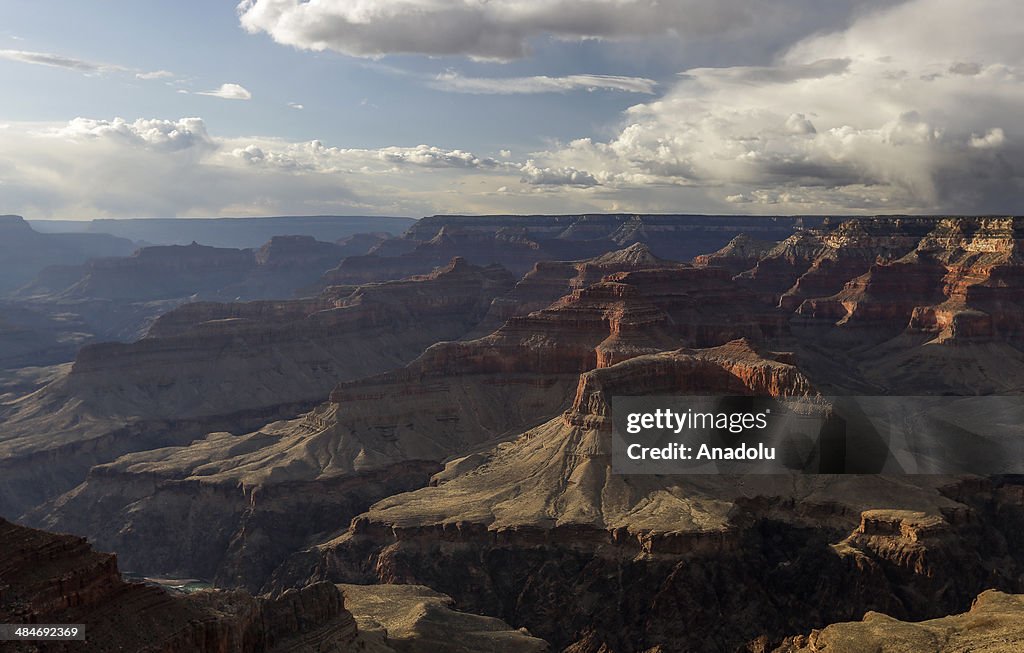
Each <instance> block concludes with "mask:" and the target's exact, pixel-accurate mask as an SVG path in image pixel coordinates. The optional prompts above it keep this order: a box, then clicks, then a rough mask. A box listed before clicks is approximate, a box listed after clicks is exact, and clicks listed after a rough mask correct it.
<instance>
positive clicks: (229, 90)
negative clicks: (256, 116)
mask: <svg viewBox="0 0 1024 653" xmlns="http://www.w3.org/2000/svg"><path fill="white" fill-rule="evenodd" d="M196 95H209V96H210V97H219V98H221V99H224V100H251V99H252V93H250V92H249V91H248V89H246V88H245V87H244V86H242V85H240V84H230V83H227V84H221V85H220V88H217V89H214V90H212V91H196Z"/></svg>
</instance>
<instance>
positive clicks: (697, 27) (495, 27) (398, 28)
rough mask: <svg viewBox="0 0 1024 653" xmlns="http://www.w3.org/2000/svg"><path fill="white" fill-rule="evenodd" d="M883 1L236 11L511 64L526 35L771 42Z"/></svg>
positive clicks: (420, 0)
mask: <svg viewBox="0 0 1024 653" xmlns="http://www.w3.org/2000/svg"><path fill="white" fill-rule="evenodd" d="M877 1H881V0H876V1H875V2H870V1H869V2H865V1H863V0H837V1H836V2H830V3H828V6H823V5H822V3H820V2H815V1H813V0H791V1H790V2H788V3H764V2H759V1H757V0H719V1H718V2H713V3H712V2H706V1H705V0H672V1H671V2H665V1H662V0H317V1H315V2H308V1H304V0H243V1H242V2H241V3H239V4H238V7H237V9H238V14H239V20H240V23H241V25H242V27H243V28H244V29H245V30H247V31H248V32H250V33H258V32H265V33H267V34H269V35H270V36H271V37H272V38H273V39H274V40H275V41H277V42H278V43H281V44H284V45H290V46H294V47H297V48H302V49H306V50H315V51H323V50H335V51H337V52H341V53H344V54H347V55H352V56H358V57H378V56H382V55H387V54H396V53H407V54H425V55H432V56H440V55H465V56H469V57H472V58H476V59H491V60H504V61H507V60H511V59H517V58H520V57H523V56H526V55H527V54H528V53H529V45H530V42H531V41H532V40H534V39H537V38H540V37H544V36H549V37H553V38H557V39H567V40H576V39H591V38H596V39H607V40H625V39H648V38H657V37H664V38H671V39H686V40H708V41H712V42H714V41H717V40H719V39H721V38H722V37H729V38H733V39H735V40H736V41H737V42H740V43H742V42H743V41H745V40H749V39H751V38H756V39H758V40H761V41H769V40H773V39H775V38H778V37H779V36H780V35H790V34H792V33H793V32H794V30H808V28H809V31H813V30H814V29H820V28H822V27H824V26H825V25H829V24H833V21H835V20H842V19H843V18H845V16H847V15H848V14H849V12H850V11H851V10H852V8H853V7H857V6H860V5H872V4H877ZM803 33H807V31H804V32H803Z"/></svg>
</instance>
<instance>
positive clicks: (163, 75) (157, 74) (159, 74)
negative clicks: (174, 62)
mask: <svg viewBox="0 0 1024 653" xmlns="http://www.w3.org/2000/svg"><path fill="white" fill-rule="evenodd" d="M135 76H136V77H137V78H139V79H167V78H169V77H174V73H172V72H171V71H169V70H154V71H152V72H148V73H136V74H135Z"/></svg>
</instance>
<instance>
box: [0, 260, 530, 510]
mask: <svg viewBox="0 0 1024 653" xmlns="http://www.w3.org/2000/svg"><path fill="white" fill-rule="evenodd" d="M511 286H512V278H511V277H510V276H509V275H508V273H507V272H505V271H504V270H501V269H497V268H486V269H484V268H477V267H473V266H470V265H468V264H466V263H464V262H462V261H461V260H455V261H453V262H452V263H451V264H450V265H449V266H448V267H446V268H444V269H440V270H438V271H437V272H435V273H432V274H430V275H426V276H423V277H414V278H411V279H409V280H406V281H397V282H388V283H383V284H370V285H367V286H362V287H359V288H356V289H354V290H353V289H345V290H344V291H342V292H338V290H339V289H335V291H333V292H328V293H325V294H324V295H322V296H321V297H319V298H317V299H311V300H294V301H291V302H280V303H270V304H268V303H256V304H226V305H218V304H195V305H189V306H186V307H183V308H182V309H181V310H182V311H183V315H184V316H181V315H175V313H171V314H170V315H168V316H167V317H166V320H167V321H168V322H169V323H171V324H174V325H175V326H173V327H164V326H155V327H154V334H155V335H154V336H153V337H147V338H143V339H142V340H139V341H137V342H135V343H130V344H118V343H108V344H102V345H93V346H89V347H86V348H84V349H82V351H81V352H80V353H79V355H78V358H77V359H76V361H75V364H74V366H73V367H72V369H71V371H70V373H69V374H68V375H67V376H66V377H62V378H60V379H58V380H57V381H54V382H53V383H51V384H49V385H48V386H46V387H45V388H43V389H41V390H39V391H38V392H36V393H34V394H32V395H30V396H28V397H25V398H24V399H23V400H21V401H18V402H14V403H12V404H10V405H8V406H4V407H0V416H2V418H3V425H2V427H0V470H2V481H0V513H3V514H6V515H8V516H15V515H19V514H21V512H22V511H24V510H26V509H27V508H29V507H31V506H32V505H38V503H39V502H40V500H45V499H46V498H48V497H52V496H55V495H56V494H59V493H61V492H64V491H66V490H68V489H70V488H71V487H74V485H77V484H78V483H79V482H81V481H82V480H83V479H84V478H85V474H86V472H87V471H88V469H89V468H90V467H92V466H93V465H96V464H99V463H103V462H108V461H110V460H113V459H114V458H116V457H117V456H119V455H122V454H124V453H128V452H130V451H139V450H146V449H152V448H157V447H161V446H168V445H173V444H184V443H187V442H189V441H191V440H192V439H194V438H196V437H200V436H202V435H203V434H205V433H208V432H210V431H217V430H224V429H227V430H232V431H234V432H239V430H241V432H245V430H248V429H252V428H256V427H258V426H259V425H261V424H265V423H267V422H269V421H272V420H273V419H276V418H281V417H293V416H295V415H296V414H298V413H300V412H302V411H303V410H308V409H309V408H311V407H312V406H313V405H315V404H316V403H318V402H319V401H321V400H322V399H323V398H325V397H326V396H327V394H328V393H329V392H330V389H331V388H332V387H333V386H334V384H336V383H337V382H338V381H339V380H345V379H353V378H358V377H361V376H368V375H371V374H375V373H379V372H382V371H384V370H386V369H389V368H393V367H396V366H400V365H402V364H404V363H406V362H408V361H409V360H411V359H413V358H415V357H416V355H418V354H419V353H420V352H421V351H422V350H423V349H424V348H425V347H427V346H428V345H430V344H432V343H434V342H437V341H439V340H449V339H453V338H457V337H459V336H460V335H462V334H463V333H465V332H466V331H468V330H469V329H471V328H472V327H473V326H474V325H475V324H476V323H477V322H478V321H479V320H480V318H481V317H482V316H483V314H484V312H485V311H486V310H487V307H488V306H489V305H490V302H491V300H492V298H493V297H495V296H496V295H499V294H503V293H505V292H507V291H508V289H509V288H511ZM30 460H35V461H39V460H50V461H51V464H47V465H36V464H29V463H28V462H27V461H30Z"/></svg>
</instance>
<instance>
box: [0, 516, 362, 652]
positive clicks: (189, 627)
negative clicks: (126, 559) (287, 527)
mask: <svg viewBox="0 0 1024 653" xmlns="http://www.w3.org/2000/svg"><path fill="white" fill-rule="evenodd" d="M0 621H2V622H3V623H15V624H18V623H26V624H32V623H44V624H54V623H56V624H84V626H85V635H86V644H83V643H82V642H75V641H69V642H52V643H46V644H39V643H37V642H23V643H12V642H7V643H0V649H2V650H5V651H6V650H12V651H76V650H81V648H82V647H83V646H87V647H88V649H89V650H90V651H98V652H104V651H126V650H131V651H153V652H154V653H174V652H177V651H185V650H187V651H196V652H198V653H202V652H204V651H209V652H210V653H214V652H216V653H223V652H230V653H259V652H264V651H266V652H268V653H269V652H279V653H284V652H286V651H287V652H294V653H300V652H306V651H308V652H310V653H312V652H314V651H318V652H326V651H333V652H336V653H343V652H346V651H354V650H356V645H355V640H356V635H357V629H356V623H355V620H354V618H353V617H352V614H351V613H350V612H348V611H347V610H346V609H345V605H344V598H343V596H342V594H341V593H340V592H339V591H338V590H337V589H336V588H335V587H334V586H333V585H330V584H328V583H319V584H315V585H310V586H308V587H305V588H303V589H301V590H290V591H288V592H285V593H283V594H282V595H280V596H278V597H276V598H254V597H252V596H250V595H247V594H245V593H243V592H219V591H200V592H196V593H194V594H191V595H184V594H171V593H168V592H167V591H165V590H163V589H160V588H158V587H154V586H152V585H145V584H142V583H128V582H125V581H124V580H122V579H121V576H120V574H119V573H118V568H117V561H116V559H115V558H114V556H112V555H110V554H106V553H98V552H96V551H93V550H92V548H91V547H90V546H89V545H88V544H87V543H86V541H85V540H84V539H82V538H79V537H73V536H69V535H55V534H51V533H46V532H43V531H37V530H33V529H28V528H24V527H21V526H16V525H14V524H11V523H9V522H6V521H3V520H0Z"/></svg>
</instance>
